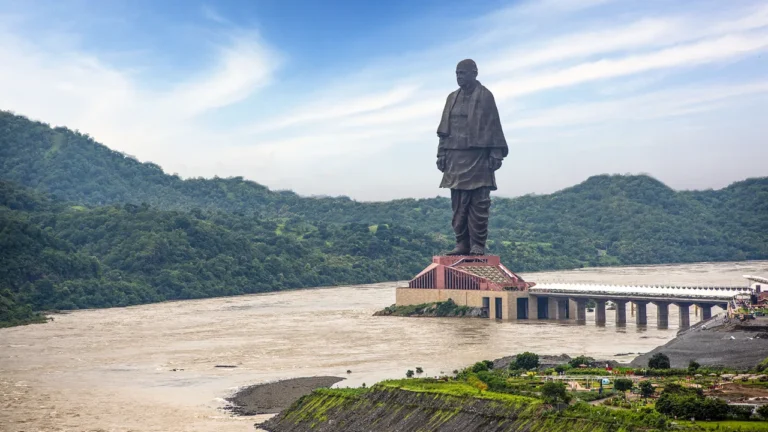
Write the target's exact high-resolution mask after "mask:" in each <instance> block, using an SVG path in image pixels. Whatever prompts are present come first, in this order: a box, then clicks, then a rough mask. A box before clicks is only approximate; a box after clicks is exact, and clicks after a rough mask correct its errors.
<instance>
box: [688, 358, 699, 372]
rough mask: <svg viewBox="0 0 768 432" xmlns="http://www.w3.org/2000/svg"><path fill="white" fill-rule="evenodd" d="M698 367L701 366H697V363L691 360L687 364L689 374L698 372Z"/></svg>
mask: <svg viewBox="0 0 768 432" xmlns="http://www.w3.org/2000/svg"><path fill="white" fill-rule="evenodd" d="M700 367H701V365H700V364H698V363H697V362H696V360H691V361H690V362H689V363H688V372H690V373H694V372H696V371H697V370H699V368H700Z"/></svg>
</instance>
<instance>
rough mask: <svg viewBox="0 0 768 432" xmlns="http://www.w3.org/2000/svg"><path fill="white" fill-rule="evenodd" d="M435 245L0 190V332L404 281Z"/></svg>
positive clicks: (371, 232) (364, 228)
mask: <svg viewBox="0 0 768 432" xmlns="http://www.w3.org/2000/svg"><path fill="white" fill-rule="evenodd" d="M444 246H446V245H445V244H442V243H440V242H439V240H437V239H435V238H434V236H428V235H424V234H418V233H414V232H413V231H412V230H410V229H407V228H397V227H390V226H386V225H380V226H378V227H376V228H375V229H373V228H372V227H369V226H368V225H363V224H338V225H329V224H324V223H314V224H312V223H308V222H306V221H303V220H299V219H287V220H282V221H277V220H265V219H260V218H255V217H251V216H243V215H236V214H234V213H226V212H210V213H203V212H200V211H192V212H180V211H173V210H156V209H153V208H151V207H149V206H147V205H140V206H137V205H133V204H124V205H110V206H101V207H92V208H91V207H86V206H80V205H68V204H64V203H58V202H53V201H51V200H50V199H49V198H48V197H46V196H44V195H41V194H39V193H36V192H34V191H30V190H27V189H24V188H21V187H19V186H16V185H14V184H11V183H8V182H0V295H1V296H2V297H1V298H0V300H1V301H2V302H3V304H5V306H4V307H3V308H1V309H0V325H2V323H3V322H5V323H6V324H9V323H17V322H19V321H22V320H24V319H28V318H30V317H32V315H31V314H30V312H31V310H32V309H34V310H51V309H78V308H94V307H110V306H127V305H133V304H140V303H148V302H157V301H163V300H175V299H191V298H203V297H212V296H228V295H237V294H247V293H258V292H267V291H276V290H282V289H289V288H299V287H313V286H322V285H341V284H354V283H372V282H377V281H382V280H398V279H406V278H409V277H411V275H413V274H414V273H416V272H418V271H420V270H421V268H422V267H423V262H424V258H425V257H427V256H429V255H430V254H431V253H432V251H434V250H439V249H440V248H442V247H444Z"/></svg>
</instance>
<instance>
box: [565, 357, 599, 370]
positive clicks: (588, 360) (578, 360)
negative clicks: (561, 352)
mask: <svg viewBox="0 0 768 432" xmlns="http://www.w3.org/2000/svg"><path fill="white" fill-rule="evenodd" d="M594 362H595V359H593V358H592V357H587V356H583V355H582V356H578V357H575V358H572V359H571V361H569V362H568V364H570V365H571V367H574V368H577V367H579V365H587V366H590V365H592V363H594Z"/></svg>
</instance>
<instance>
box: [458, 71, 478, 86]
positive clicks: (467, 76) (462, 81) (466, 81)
mask: <svg viewBox="0 0 768 432" xmlns="http://www.w3.org/2000/svg"><path fill="white" fill-rule="evenodd" d="M475 81H477V71H476V70H472V69H470V68H467V67H464V66H458V67H456V83H458V84H459V87H464V86H468V85H472V84H474V83H475Z"/></svg>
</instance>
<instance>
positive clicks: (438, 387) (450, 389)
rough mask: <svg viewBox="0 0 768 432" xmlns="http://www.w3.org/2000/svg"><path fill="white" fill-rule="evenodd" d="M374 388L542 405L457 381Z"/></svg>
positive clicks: (420, 381) (397, 383) (416, 381)
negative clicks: (482, 389) (481, 390)
mask: <svg viewBox="0 0 768 432" xmlns="http://www.w3.org/2000/svg"><path fill="white" fill-rule="evenodd" d="M376 387H383V388H395V389H400V390H407V391H412V392H417V393H435V394H441V395H447V396H454V397H460V398H466V397H471V398H477V399H486V400H493V401H497V402H502V403H504V404H506V405H511V406H515V407H521V406H522V405H528V406H530V407H533V408H539V407H540V406H542V405H543V404H544V402H543V401H541V400H540V399H535V398H532V397H527V396H518V395H511V394H506V393H496V392H492V391H484V392H480V391H479V390H478V389H477V388H475V387H473V386H471V385H469V384H467V383H463V382H458V381H449V382H445V381H434V380H430V379H404V380H389V381H382V382H380V383H378V384H376Z"/></svg>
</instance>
